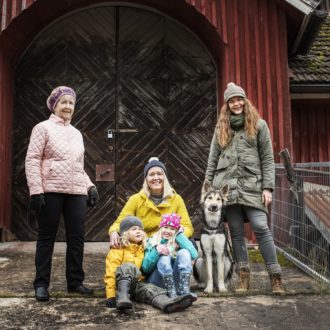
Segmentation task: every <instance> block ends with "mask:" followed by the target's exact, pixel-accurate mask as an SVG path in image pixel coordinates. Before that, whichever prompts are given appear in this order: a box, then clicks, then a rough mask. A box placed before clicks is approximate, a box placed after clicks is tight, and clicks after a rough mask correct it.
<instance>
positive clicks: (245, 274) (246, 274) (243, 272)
mask: <svg viewBox="0 0 330 330" xmlns="http://www.w3.org/2000/svg"><path fill="white" fill-rule="evenodd" d="M238 277H239V282H238V286H237V287H236V288H235V291H236V292H237V293H244V292H246V291H247V290H249V288H250V269H249V268H240V269H239V270H238Z"/></svg>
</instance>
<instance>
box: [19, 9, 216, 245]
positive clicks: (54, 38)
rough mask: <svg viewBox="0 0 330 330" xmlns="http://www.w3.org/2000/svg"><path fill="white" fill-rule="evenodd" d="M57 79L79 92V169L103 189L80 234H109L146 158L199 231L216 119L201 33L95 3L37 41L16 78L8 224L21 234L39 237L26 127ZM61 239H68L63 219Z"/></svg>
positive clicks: (36, 118)
mask: <svg viewBox="0 0 330 330" xmlns="http://www.w3.org/2000/svg"><path fill="white" fill-rule="evenodd" d="M114 22H117V25H115V24H114ZM132 22H135V23H134V24H135V25H132ZM137 26H138V27H139V28H138V29H137V28H136V27H137ZM151 31H152V33H151ZM57 85H69V86H71V87H73V88H74V89H75V90H76V92H77V96H78V100H77V105H76V112H75V114H74V117H73V120H72V123H73V125H74V126H76V127H77V128H78V129H79V130H80V131H81V132H82V134H83V137H84V142H85V149H86V153H85V169H86V172H87V173H88V175H89V176H90V178H91V179H92V181H93V182H95V183H96V185H97V188H98V191H99V194H100V202H99V204H98V205H97V206H96V207H94V208H92V209H88V213H87V220H86V226H85V227H86V240H89V241H102V240H106V239H107V237H108V228H109V226H110V224H111V223H112V222H113V221H114V220H115V218H116V216H117V215H118V213H119V212H120V210H121V209H122V207H123V205H124V204H125V202H126V201H127V198H128V197H129V196H130V195H132V194H133V193H135V192H138V191H139V190H140V189H141V187H142V183H143V168H144V165H145V164H146V162H147V161H148V159H149V158H150V157H151V156H158V157H159V158H160V159H161V160H162V161H163V162H164V163H165V164H166V166H167V168H168V173H169V179H170V182H171V183H172V184H173V186H174V188H175V189H176V190H177V192H178V193H180V194H181V195H182V196H183V198H184V199H185V201H186V204H187V208H188V210H189V213H190V215H191V217H192V219H193V223H194V225H195V228H196V233H197V234H196V235H197V236H198V233H199V229H200V224H199V223H200V213H199V211H198V201H199V194H200V190H201V186H202V182H203V179H204V174H205V169H206V161H207V156H208V150H209V144H210V140H211V137H212V133H213V129H214V125H215V121H216V76H215V66H214V64H213V62H212V59H211V57H210V55H209V54H208V53H207V51H206V50H205V49H204V46H203V45H202V44H201V42H200V40H199V39H198V38H197V37H195V36H194V35H193V34H192V33H191V32H189V31H188V30H186V29H185V28H183V27H182V26H181V25H179V24H177V23H175V22H174V21H173V20H170V19H169V18H167V17H165V16H162V15H160V14H157V13H154V12H150V11H145V10H141V9H137V8H134V9H133V8H127V7H120V8H116V7H101V8H93V9H89V10H84V11H81V12H76V13H74V14H72V15H70V16H67V17H65V18H63V19H61V20H59V21H57V22H56V24H55V25H52V26H50V27H48V28H47V29H45V30H44V31H43V32H42V33H41V34H40V35H39V36H38V37H37V38H36V39H35V40H34V41H33V43H32V44H31V45H30V47H29V48H28V50H27V52H26V53H25V55H24V57H23V58H22V60H21V61H20V63H19V66H18V68H17V75H16V84H15V90H16V96H17V97H16V104H15V123H14V127H15V131H14V173H13V176H14V180H13V195H14V196H13V197H14V199H13V205H14V207H13V227H14V231H15V233H17V235H18V236H19V238H20V239H22V240H31V239H35V238H36V232H35V231H33V230H31V228H30V227H28V225H27V221H26V208H27V203H28V191H27V187H26V179H25V173H24V158H25V154H26V149H27V145H28V141H29V135H30V132H31V129H32V127H33V126H34V125H35V124H36V123H38V122H40V121H41V120H45V119H46V118H47V117H48V116H49V114H50V113H49V111H48V110H47V109H46V105H45V100H46V98H47V96H48V94H49V92H50V91H51V89H52V88H54V87H55V86H57ZM109 130H111V132H112V136H111V137H110V136H109V135H108V131H109ZM97 164H114V166H115V170H114V172H115V181H114V182H111V181H108V182H103V181H98V182H96V181H95V173H96V172H95V167H96V165H97ZM57 239H58V240H65V234H64V227H63V224H61V226H60V229H59V233H58V236H57Z"/></svg>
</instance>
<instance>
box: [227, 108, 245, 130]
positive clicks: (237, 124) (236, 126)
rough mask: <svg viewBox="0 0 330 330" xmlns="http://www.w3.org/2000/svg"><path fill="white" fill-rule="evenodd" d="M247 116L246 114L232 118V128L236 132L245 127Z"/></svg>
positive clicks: (232, 116)
mask: <svg viewBox="0 0 330 330" xmlns="http://www.w3.org/2000/svg"><path fill="white" fill-rule="evenodd" d="M244 120H245V114H244V112H242V113H240V114H238V115H231V116H230V127H231V128H232V129H233V130H234V131H239V130H240V129H241V128H242V127H243V126H244Z"/></svg>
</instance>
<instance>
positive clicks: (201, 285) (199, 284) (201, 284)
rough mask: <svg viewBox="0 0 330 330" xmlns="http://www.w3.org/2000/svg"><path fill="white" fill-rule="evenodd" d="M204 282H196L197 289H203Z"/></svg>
mask: <svg viewBox="0 0 330 330" xmlns="http://www.w3.org/2000/svg"><path fill="white" fill-rule="evenodd" d="M205 287H206V284H205V283H198V289H205Z"/></svg>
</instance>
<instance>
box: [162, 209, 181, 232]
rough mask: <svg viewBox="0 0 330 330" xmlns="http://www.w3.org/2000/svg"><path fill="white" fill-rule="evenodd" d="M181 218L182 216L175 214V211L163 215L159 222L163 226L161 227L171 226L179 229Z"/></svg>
mask: <svg viewBox="0 0 330 330" xmlns="http://www.w3.org/2000/svg"><path fill="white" fill-rule="evenodd" d="M180 220H181V217H180V216H179V215H177V214H175V213H174V212H173V213H172V214H164V215H163V216H162V220H161V222H160V224H159V227H160V228H161V227H165V226H169V227H173V228H174V229H176V230H179V229H180Z"/></svg>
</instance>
